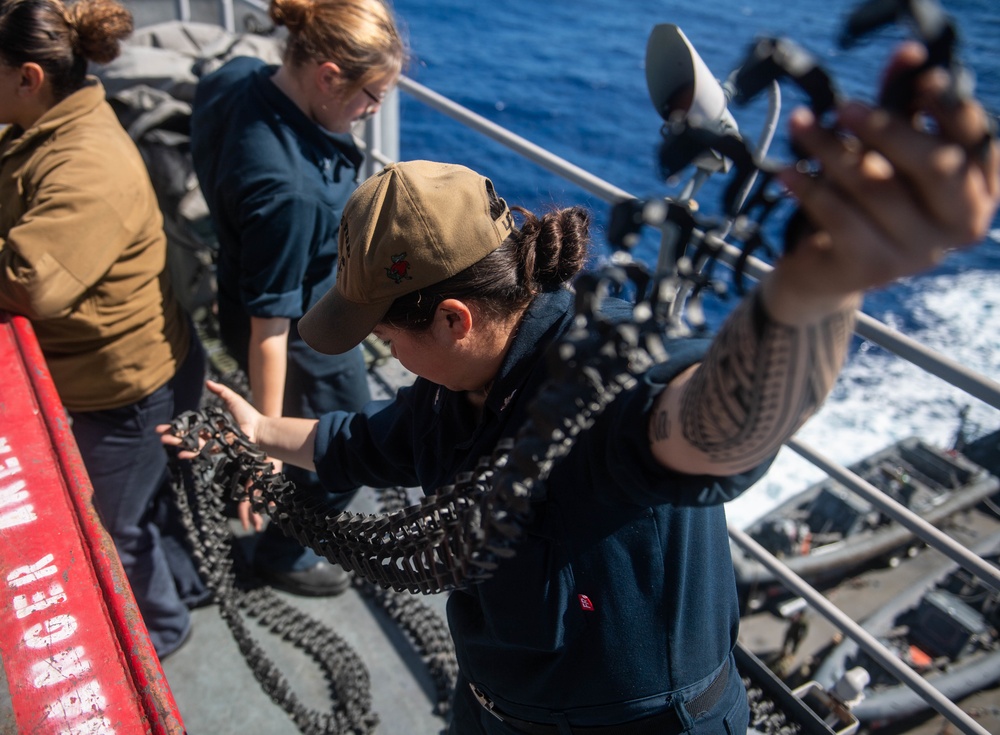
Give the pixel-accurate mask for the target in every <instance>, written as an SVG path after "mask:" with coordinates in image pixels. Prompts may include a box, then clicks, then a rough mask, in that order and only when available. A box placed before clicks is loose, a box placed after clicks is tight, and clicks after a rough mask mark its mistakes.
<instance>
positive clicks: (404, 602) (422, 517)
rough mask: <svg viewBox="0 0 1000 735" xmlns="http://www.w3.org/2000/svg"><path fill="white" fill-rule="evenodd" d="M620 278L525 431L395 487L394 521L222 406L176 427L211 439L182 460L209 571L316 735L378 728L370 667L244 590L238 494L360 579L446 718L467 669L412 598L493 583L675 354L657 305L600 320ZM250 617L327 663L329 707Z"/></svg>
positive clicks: (579, 325)
mask: <svg viewBox="0 0 1000 735" xmlns="http://www.w3.org/2000/svg"><path fill="white" fill-rule="evenodd" d="M629 273H630V274H631V275H632V276H637V275H638V276H640V277H642V273H643V271H642V270H641V268H637V269H631V270H628V273H626V272H625V271H621V270H615V271H613V273H612V276H611V281H617V282H622V281H623V279H625V278H627V277H628V274H629ZM606 275H607V274H606ZM609 283H610V282H609V280H608V279H607V278H606V277H600V278H598V277H594V276H588V277H585V278H583V279H582V280H581V282H580V283H579V284H578V286H579V289H578V292H577V322H576V324H575V325H574V327H573V328H572V329H571V330H570V331H569V332H568V333H567V335H566V336H565V338H564V339H563V340H562V341H561V342H560V343H559V344H557V345H555V346H554V347H553V349H552V350H550V353H549V354H548V356H547V359H548V360H549V361H550V369H551V371H552V378H551V379H550V380H549V381H548V382H547V383H546V385H545V386H543V388H542V390H541V391H540V392H539V394H538V396H537V397H536V398H535V400H534V401H533V403H532V406H531V409H530V418H529V420H528V421H527V422H526V423H525V425H524V426H523V427H522V428H521V430H520V432H519V433H518V434H517V436H516V437H514V438H513V439H510V440H505V441H503V442H501V443H500V444H499V445H498V446H497V448H496V450H495V451H494V453H493V455H492V456H489V457H483V458H481V459H480V461H479V463H478V466H477V467H476V469H475V470H474V471H473V472H470V473H466V474H463V475H462V476H460V477H458V478H456V480H455V482H454V483H453V484H451V485H448V486H446V487H444V488H440V489H439V490H438V491H437V492H436V493H434V494H432V495H428V496H425V497H424V498H422V499H421V500H420V502H418V503H416V504H406V494H405V490H401V489H399V488H394V489H389V490H386V491H382V494H381V502H382V505H383V507H384V508H385V512H383V513H380V514H376V515H371V514H359V513H348V512H342V513H337V514H331V513H330V512H329V511H328V510H327V507H326V505H325V503H323V502H317V500H316V499H315V498H314V497H312V496H310V495H309V494H308V493H307V492H304V491H300V490H299V489H298V488H296V487H295V485H294V484H293V483H291V482H289V481H288V480H287V479H285V478H284V477H283V476H282V475H281V474H280V473H275V472H273V468H272V465H271V463H270V462H268V461H267V458H266V455H265V453H264V452H263V451H261V450H260V449H259V448H257V447H256V446H255V445H254V444H252V443H251V442H250V441H249V440H248V438H247V437H246V436H245V435H244V434H243V432H242V431H241V430H240V429H239V427H238V426H236V425H235V423H234V421H233V419H232V417H231V416H230V415H229V414H228V413H227V412H226V411H225V410H224V409H222V408H221V407H219V406H212V405H209V406H206V407H205V408H204V409H203V410H201V411H198V412H188V413H185V414H182V415H181V416H179V417H178V418H177V419H176V420H175V421H174V423H173V425H172V432H173V433H174V434H175V435H177V436H180V437H182V438H183V439H184V448H187V449H191V450H195V451H197V450H198V448H199V445H201V450H200V453H199V454H198V456H197V457H196V458H195V459H194V460H192V461H191V462H183V463H182V462H177V461H174V462H172V469H173V471H174V485H175V490H176V495H177V498H178V505H179V506H180V509H181V515H182V518H183V519H184V523H185V526H186V528H187V531H188V535H189V540H190V542H191V545H192V547H193V548H194V549H195V552H194V558H195V561H196V563H197V564H198V569H199V572H200V573H201V575H202V577H203V579H204V580H205V583H206V585H207V586H208V587H209V588H210V589H211V590H212V591H213V593H214V596H215V599H216V601H217V602H218V605H219V611H220V615H221V616H222V618H223V620H224V621H225V622H226V624H227V625H228V626H229V628H230V630H231V631H232V633H233V636H234V638H235V640H236V642H237V644H238V645H239V648H240V651H241V652H242V653H243V656H244V657H245V659H246V661H247V664H248V665H249V666H250V668H251V669H252V670H253V672H254V675H255V677H256V678H257V680H258V681H259V682H260V683H261V687H262V689H263V690H264V691H265V692H266V693H267V694H268V696H269V697H270V698H271V699H272V701H274V702H275V703H276V704H278V705H279V706H280V707H282V708H283V709H284V710H285V711H286V712H287V713H288V715H289V716H290V717H291V719H292V720H293V721H294V722H295V724H296V725H297V726H298V727H299V729H300V730H301V731H302V732H303V733H307V735H312V734H314V733H315V734H333V733H368V732H372V731H373V730H374V728H375V727H376V725H377V723H378V717H377V715H376V714H374V713H373V712H372V711H371V689H370V681H369V675H368V671H367V669H366V668H365V666H364V664H363V662H362V661H361V660H360V658H359V657H358V655H357V654H356V653H355V652H354V651H353V650H352V649H351V648H350V647H349V646H348V645H347V644H346V643H345V642H344V640H343V639H342V638H340V636H338V635H337V634H336V633H335V632H334V631H332V630H330V629H329V628H327V627H326V626H323V625H322V624H320V623H318V622H317V621H315V620H313V619H311V618H309V617H308V616H306V615H304V614H303V613H302V612H301V611H299V610H297V609H296V608H294V607H292V606H290V605H288V604H286V603H285V602H284V601H283V600H282V599H281V598H280V597H278V596H277V595H275V594H274V593H273V592H272V591H271V590H270V589H269V588H255V589H244V588H242V587H241V586H240V585H239V584H238V583H237V581H236V579H237V578H236V574H235V572H234V568H233V563H234V553H235V543H234V537H233V534H232V531H231V529H230V527H229V521H228V519H227V516H226V513H225V508H226V503H227V499H232V500H236V501H240V500H244V499H247V498H249V499H250V500H251V505H252V507H253V510H254V511H255V512H258V513H266V514H267V515H269V516H270V518H271V522H273V523H278V524H279V526H280V527H281V529H282V531H283V532H284V533H286V534H288V535H290V536H293V537H294V538H296V539H297V540H298V541H299V542H300V543H302V544H303V545H306V546H309V547H311V548H313V549H314V550H315V551H317V552H318V553H320V554H322V555H323V556H325V557H326V558H327V559H329V560H330V561H331V562H334V563H337V564H340V565H341V566H343V567H344V569H346V570H348V571H349V572H353V578H354V584H355V586H356V587H357V588H358V589H359V591H360V592H361V593H362V594H363V595H365V596H366V597H367V598H368V599H370V600H371V601H372V602H373V603H375V604H378V605H380V606H381V607H382V608H383V609H384V610H385V611H386V612H387V613H388V614H389V615H390V617H391V618H392V619H393V620H394V621H395V622H396V623H397V624H398V625H399V626H400V628H401V629H402V630H403V631H404V633H406V635H407V636H408V638H409V639H410V640H411V642H412V643H413V645H414V648H415V649H416V650H417V652H418V653H419V654H420V655H421V657H422V659H423V660H424V662H425V664H426V665H427V667H428V672H429V674H430V676H431V678H432V679H433V681H434V682H435V685H436V687H437V693H438V702H437V708H436V711H437V712H438V713H439V714H441V715H445V714H447V711H448V709H449V698H450V695H451V692H452V690H453V688H454V682H455V678H456V672H457V664H456V661H455V656H454V649H453V646H452V643H451V638H450V634H449V632H448V630H447V626H446V624H445V623H444V621H443V620H442V619H441V617H440V615H438V614H437V613H436V612H435V611H433V610H432V609H431V608H429V607H428V606H426V605H425V604H423V603H422V602H421V601H420V600H419V598H416V597H413V596H412V595H411V594H407V593H424V594H431V593H438V592H444V591H447V590H454V589H457V588H460V587H465V586H468V585H472V584H476V583H478V582H481V581H483V580H485V579H487V578H489V577H490V576H491V575H492V573H493V571H494V570H495V569H496V567H497V565H498V564H500V563H501V562H502V560H503V559H504V558H507V557H510V556H512V555H513V554H514V553H515V547H516V544H517V542H518V540H519V539H520V538H521V536H522V535H523V532H524V528H525V525H526V524H527V523H528V521H529V520H530V517H531V502H532V500H533V499H537V498H539V497H541V496H542V495H543V494H544V486H543V482H544V480H545V479H546V478H547V477H548V475H549V473H550V471H551V469H552V467H553V465H554V464H555V463H556V462H557V461H558V460H559V459H561V458H562V457H564V456H565V455H566V454H567V453H568V452H569V451H570V450H571V449H572V447H573V446H574V444H575V442H576V439H577V437H578V436H579V435H580V433H581V432H582V431H585V430H586V429H587V428H589V427H590V426H591V425H592V424H593V422H594V420H595V419H596V417H597V416H598V415H599V414H600V413H601V412H602V411H603V410H604V409H605V408H606V407H607V406H608V405H609V404H610V403H611V401H613V400H614V398H615V397H616V396H617V395H619V394H620V393H621V391H622V390H624V389H626V388H628V387H629V386H631V385H632V384H633V383H634V381H635V375H637V374H639V373H642V372H644V371H645V370H646V369H648V367H649V366H650V365H651V364H652V363H653V362H654V358H653V357H652V356H651V355H657V356H659V357H660V358H662V357H663V356H664V355H665V353H664V352H663V348H662V342H661V337H660V336H659V335H660V334H662V332H663V327H662V325H656V324H655V321H656V320H654V319H649V318H648V316H649V315H651V314H653V313H654V311H655V305H651V304H649V303H648V302H644V304H645V306H646V308H645V309H644V310H640V313H641V314H644V315H646V317H647V318H646V319H645V322H646V326H645V327H642V326H640V325H638V324H636V323H634V322H633V323H625V324H613V323H611V322H609V321H607V320H605V319H604V318H603V317H602V316H601V315H600V313H599V306H600V302H601V296H602V295H603V293H604V292H605V291H606V290H607V288H608V285H609ZM567 414H568V415H567ZM246 618H253V619H256V620H257V622H258V624H259V625H261V626H263V627H265V628H267V629H269V630H270V632H271V633H273V634H275V635H280V636H281V637H282V638H283V639H284V640H286V641H288V642H289V643H291V644H292V645H294V646H296V647H298V648H299V649H301V650H302V651H303V652H304V653H305V654H306V655H308V656H310V657H311V658H312V659H313V660H314V661H315V662H316V664H317V665H318V667H319V668H320V669H321V670H322V671H323V673H324V675H325V676H326V678H327V680H328V682H329V689H330V697H331V703H332V708H331V711H330V712H318V711H315V710H312V709H310V708H308V707H306V706H305V705H303V704H302V703H301V702H300V701H299V699H298V698H297V697H296V696H295V694H294V692H292V691H291V688H290V686H289V684H288V682H287V680H286V679H285V678H284V676H283V674H282V673H281V671H280V670H279V669H278V668H277V667H276V666H275V665H274V664H273V662H271V661H270V659H269V658H268V657H267V656H266V655H265V653H264V651H263V649H262V648H261V647H260V646H259V644H258V643H257V642H256V641H255V639H254V638H253V635H252V634H251V632H250V629H249V627H248V625H247V623H246V621H245V619H246Z"/></svg>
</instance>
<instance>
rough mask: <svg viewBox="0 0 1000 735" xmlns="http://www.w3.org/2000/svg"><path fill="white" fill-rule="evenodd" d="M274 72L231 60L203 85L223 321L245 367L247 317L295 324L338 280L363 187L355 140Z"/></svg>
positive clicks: (200, 127) (197, 112) (196, 153)
mask: <svg viewBox="0 0 1000 735" xmlns="http://www.w3.org/2000/svg"><path fill="white" fill-rule="evenodd" d="M275 71H276V67H273V66H267V65H266V64H265V63H264V62H263V61H261V60H260V59H256V58H250V57H238V58H235V59H232V60H231V61H229V62H228V63H226V64H225V65H224V66H222V67H221V68H219V69H217V70H216V71H215V72H213V73H211V74H209V75H207V76H205V77H204V78H203V79H202V80H201V81H200V83H199V84H198V89H197V92H196V94H195V100H194V107H193V112H192V117H191V154H192V158H193V162H194V168H195V172H196V173H197V175H198V182H199V184H200V185H201V188H202V192H203V193H204V196H205V199H206V201H207V203H208V208H209V211H210V212H211V215H212V223H213V225H214V227H215V232H216V235H217V236H218V239H219V257H218V269H217V273H218V291H219V323H220V328H221V329H222V336H223V339H224V340H225V342H226V344H227V346H228V347H229V349H230V350H231V351H232V352H233V354H234V355H235V356H236V357H237V359H239V360H240V361H241V362H242V361H244V360H245V359H246V358H245V355H246V350H247V343H248V340H249V333H250V326H249V325H250V321H249V317H250V316H257V317H262V318H275V317H284V318H288V319H292V320H296V319H298V318H299V317H301V316H302V315H303V314H304V313H305V312H306V311H307V310H308V309H309V307H311V306H312V305H313V304H314V303H315V302H316V301H317V300H319V298H320V297H321V296H322V295H323V294H324V293H326V292H327V291H328V290H329V289H330V288H331V287H332V286H333V283H334V280H335V266H336V263H337V234H338V229H339V227H340V217H341V214H342V213H343V209H344V205H345V203H346V202H347V199H348V197H349V196H350V195H351V194H352V193H353V192H354V190H355V189H356V188H357V176H358V168H359V166H360V164H361V161H362V156H361V153H360V152H359V151H358V149H357V147H356V146H355V145H354V143H353V141H352V140H351V138H350V136H349V135H335V134H332V133H329V132H327V131H325V130H323V129H322V128H321V127H320V126H319V125H317V124H316V123H314V122H313V121H312V120H310V119H309V118H308V117H307V116H306V115H305V114H304V113H303V112H302V111H301V110H300V109H299V108H298V107H297V106H296V105H295V103H294V102H292V101H291V100H290V99H289V98H288V97H287V96H285V94H284V93H282V92H281V91H280V90H279V89H278V88H277V87H276V86H275V85H274V84H273V82H272V81H271V76H272V75H273V74H274V72H275Z"/></svg>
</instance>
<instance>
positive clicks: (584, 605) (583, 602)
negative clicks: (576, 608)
mask: <svg viewBox="0 0 1000 735" xmlns="http://www.w3.org/2000/svg"><path fill="white" fill-rule="evenodd" d="M577 597H578V598H579V599H580V609H581V610H586V611H587V612H593V611H594V603H593V602H591V601H590V598H589V597H587V596H586V595H577Z"/></svg>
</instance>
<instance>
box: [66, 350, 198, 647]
mask: <svg viewBox="0 0 1000 735" xmlns="http://www.w3.org/2000/svg"><path fill="white" fill-rule="evenodd" d="M191 342H192V344H191V349H190V351H189V353H188V357H187V359H186V360H185V361H184V363H183V364H182V365H181V367H180V369H179V370H178V371H177V373H176V374H175V375H174V377H173V378H172V379H171V380H170V381H168V382H167V383H166V385H164V386H162V387H161V388H159V389H157V390H156V391H154V392H153V393H151V394H150V395H148V396H147V397H145V398H143V399H142V400H141V401H138V402H136V403H133V404H130V405H128V406H122V407H121V408H114V409H110V410H106V411H72V412H70V417H71V419H72V422H73V435H74V436H75V438H76V443H77V445H78V446H79V448H80V455H81V457H82V458H83V463H84V466H85V467H86V468H87V474H88V475H89V476H90V482H91V485H93V488H94V498H93V503H94V507H95V509H96V511H97V515H98V517H99V518H100V519H101V522H102V523H103V524H104V527H105V529H107V531H108V534H109V535H110V536H111V538H112V540H113V541H114V543H115V547H116V548H117V550H118V556H119V557H120V558H121V563H122V567H123V568H124V569H125V574H126V576H127V577H128V580H129V583H130V584H131V585H132V594H133V595H134V596H135V600H136V603H137V604H138V606H139V611H140V612H141V613H142V618H143V621H144V622H145V623H146V628H147V630H148V631H149V638H150V641H151V642H152V644H153V647H154V648H155V649H156V652H157V654H158V655H160V656H161V657H162V656H166V655H167V654H169V653H171V652H172V651H174V650H175V649H176V648H177V647H178V646H180V644H181V643H183V642H184V639H185V638H186V637H187V635H188V631H189V629H190V627H191V617H190V613H189V611H188V606H187V604H185V600H184V599H182V596H181V593H180V592H179V591H178V588H179V586H180V587H181V588H182V589H184V590H185V594H186V595H191V596H194V597H197V596H199V595H200V594H204V586H203V585H202V584H201V580H200V579H199V578H198V576H197V571H196V570H195V568H194V565H193V564H192V562H191V560H190V558H189V557H188V556H187V555H186V554H184V553H182V552H181V551H180V550H181V549H183V548H185V546H186V542H185V541H184V540H183V539H176V538H172V542H173V551H172V552H167V551H165V550H164V549H165V546H166V544H165V543H164V539H163V538H161V534H162V533H163V530H162V529H161V528H160V527H159V526H158V525H157V523H156V518H155V517H156V501H158V500H159V501H163V500H164V499H165V498H166V497H167V496H166V495H165V493H166V492H169V487H168V484H167V480H168V471H167V453H166V450H165V448H164V446H163V444H162V443H161V442H160V436H159V434H157V433H156V426H157V424H165V423H168V422H169V421H170V420H171V419H172V418H173V417H174V416H175V415H177V414H178V413H180V412H182V411H186V410H193V409H195V408H197V406H198V403H199V401H200V398H201V393H202V386H203V384H204V380H205V353H204V350H203V349H202V346H201V343H200V342H199V341H198V339H197V337H195V336H194V334H193V331H192V339H191ZM171 561H173V562H174V564H173V566H172V565H171ZM175 577H176V578H177V581H175ZM178 582H179V583H180V584H178Z"/></svg>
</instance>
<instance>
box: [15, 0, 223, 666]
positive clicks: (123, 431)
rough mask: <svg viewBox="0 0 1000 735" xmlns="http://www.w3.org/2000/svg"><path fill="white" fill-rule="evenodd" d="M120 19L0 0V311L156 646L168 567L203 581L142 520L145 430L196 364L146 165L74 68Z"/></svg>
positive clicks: (168, 646) (146, 515) (150, 475)
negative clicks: (38, 374)
mask: <svg viewBox="0 0 1000 735" xmlns="http://www.w3.org/2000/svg"><path fill="white" fill-rule="evenodd" d="M131 32H132V16H131V14H130V13H129V12H128V11H127V10H126V9H125V8H123V7H122V6H121V5H118V4H116V3H114V2H112V1H111V0H81V2H78V3H76V4H75V5H72V6H65V5H63V3H62V2H60V0H3V1H2V2H0V124H6V125H7V127H6V129H4V131H3V133H2V135H0V309H5V310H7V311H9V312H12V313H16V314H22V315H24V316H26V317H28V318H29V319H30V320H31V323H32V326H33V327H34V330H35V334H36V335H37V338H38V342H39V344H40V346H41V349H42V352H43V354H44V355H45V359H46V362H47V364H48V367H49V370H50V372H51V374H52V378H53V380H54V382H55V385H56V388H57V390H58V391H59V395H60V398H61V399H62V402H63V405H64V406H65V408H66V410H67V412H68V414H69V416H70V419H71V421H72V426H73V433H74V435H75V437H76V441H77V444H78V445H79V448H80V454H81V456H82V458H83V462H84V464H85V466H86V468H87V472H88V474H89V475H90V479H91V483H92V485H93V488H94V495H93V502H94V506H95V508H96V510H97V512H98V515H99V516H100V518H101V520H102V522H103V523H104V525H105V527H106V528H107V530H108V532H109V534H110V535H111V537H112V539H113V540H114V542H115V544H116V547H117V549H118V552H119V555H120V557H121V561H122V564H123V566H124V568H125V572H126V574H127V575H128V578H129V580H130V582H131V584H132V589H133V593H134V595H135V598H136V601H137V603H138V605H139V609H140V611H141V612H142V615H143V618H144V620H145V623H146V626H147V628H148V630H149V634H150V639H151V641H152V643H153V645H154V647H155V649H156V651H157V653H158V654H159V655H160V656H161V657H162V656H165V655H167V654H168V653H171V652H172V651H173V650H175V649H176V648H177V647H178V646H179V645H180V644H181V643H183V642H184V640H185V639H186V638H187V635H188V633H189V631H190V625H191V622H190V615H189V612H188V607H187V605H186V604H185V602H184V600H182V598H181V594H180V593H179V591H178V583H175V579H174V577H175V576H178V580H179V581H180V580H183V581H182V583H181V588H182V589H183V590H184V592H185V594H188V593H190V594H191V595H192V596H198V595H199V594H203V588H201V589H199V586H200V580H198V578H197V573H196V572H195V571H194V567H193V565H191V562H190V560H189V559H183V560H181V559H180V557H178V559H177V560H174V559H172V561H178V562H179V563H177V564H174V566H173V567H172V565H171V563H168V560H167V557H166V555H165V553H164V548H163V543H162V540H161V537H160V530H159V528H158V527H157V525H156V523H155V522H154V521H153V518H152V510H153V501H154V498H156V496H157V494H158V491H159V490H160V489H161V488H162V487H164V480H165V479H166V472H167V470H166V462H167V455H166V454H165V452H164V451H163V448H162V446H161V445H160V442H159V437H158V436H157V434H156V432H155V430H154V427H155V426H156V425H157V424H158V423H161V422H162V421H164V420H169V419H170V418H171V417H173V416H174V415H176V413H178V412H180V411H181V410H187V409H190V408H194V407H196V406H197V404H198V400H199V398H200V395H201V382H202V379H203V375H204V368H205V362H204V351H203V350H202V348H201V345H200V343H199V342H198V340H197V337H196V336H195V335H194V332H193V330H192V329H191V327H190V325H189V321H188V318H187V316H186V315H185V314H184V312H183V311H182V309H181V307H180V305H179V303H178V301H177V300H176V299H175V297H174V295H173V293H172V291H171V288H170V284H169V281H168V276H167V273H166V271H165V270H164V266H165V260H166V237H165V235H164V232H163V219H162V215H161V213H160V210H159V208H158V205H157V200H156V196H155V193H154V191H153V188H152V184H151V183H150V180H149V175H148V173H147V170H146V167H145V164H144V162H143V160H142V157H141V156H140V154H139V151H138V150H137V148H136V146H135V145H134V143H133V142H132V140H131V139H130V138H129V136H128V134H127V133H126V132H125V131H124V130H123V129H122V127H121V125H120V123H119V122H118V119H117V118H116V116H115V114H114V112H113V110H112V109H111V107H110V105H109V104H108V103H107V101H106V99H105V93H104V89H103V87H102V86H101V84H100V82H99V81H97V80H96V79H95V78H93V77H90V76H87V73H86V72H87V62H88V60H93V61H97V62H107V61H110V60H111V59H113V58H114V57H115V56H117V55H118V52H119V42H120V40H121V39H123V38H124V37H126V36H127V35H129V34H130V33H131ZM185 562H186V565H185Z"/></svg>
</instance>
